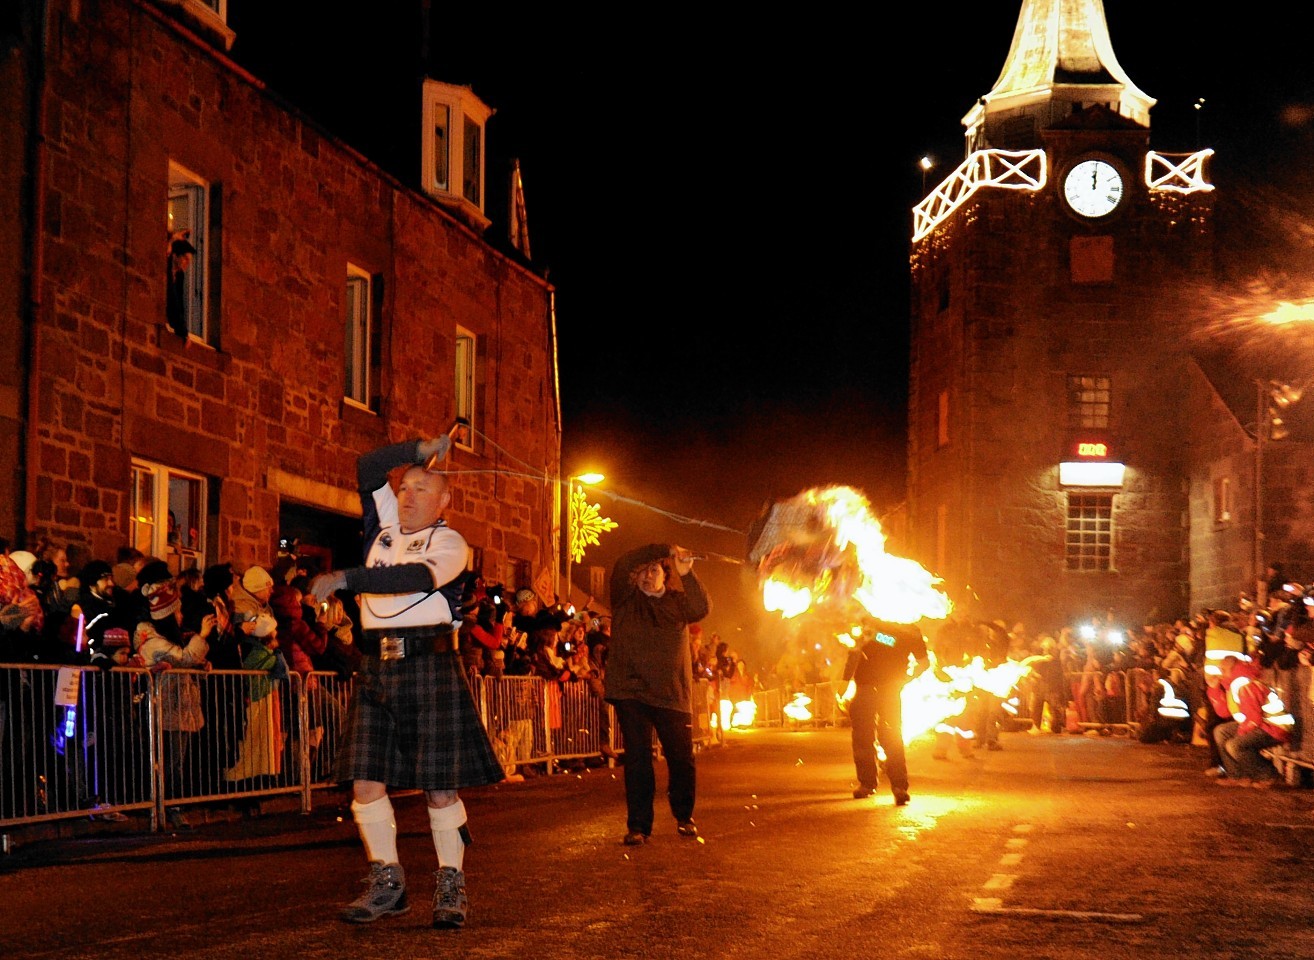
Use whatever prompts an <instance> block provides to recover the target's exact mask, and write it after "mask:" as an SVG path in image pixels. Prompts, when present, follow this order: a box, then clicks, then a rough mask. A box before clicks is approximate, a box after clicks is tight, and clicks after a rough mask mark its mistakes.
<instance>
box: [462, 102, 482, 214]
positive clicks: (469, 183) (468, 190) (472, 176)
mask: <svg viewBox="0 0 1314 960" xmlns="http://www.w3.org/2000/svg"><path fill="white" fill-rule="evenodd" d="M483 133H484V131H483V128H482V127H481V126H479V124H477V123H475V121H474V120H472V119H471V118H470V117H466V118H465V136H464V138H463V144H464V147H465V156H464V157H463V158H462V164H461V174H462V180H461V184H462V186H461V193H462V194H463V195H464V196H465V199H467V200H469V201H470V202H471V203H473V204H474V205H475V206H476V207H478V208H479V209H481V210H482V209H483V207H484V188H483V172H484V171H483V158H482V151H481V150H480V141H481V139H482V138H483Z"/></svg>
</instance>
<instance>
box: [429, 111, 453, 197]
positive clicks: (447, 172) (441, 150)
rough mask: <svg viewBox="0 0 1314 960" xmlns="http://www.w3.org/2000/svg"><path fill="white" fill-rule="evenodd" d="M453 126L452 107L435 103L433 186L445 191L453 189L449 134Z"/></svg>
mask: <svg viewBox="0 0 1314 960" xmlns="http://www.w3.org/2000/svg"><path fill="white" fill-rule="evenodd" d="M451 125H452V109H451V107H449V106H447V104H445V103H435V104H434V107H433V185H434V186H435V187H436V188H437V189H439V190H444V191H449V190H451V189H452V185H451V181H450V177H451V167H452V159H451V158H452V155H451V143H452V138H451V137H450V136H448V133H447V131H448V129H449V128H450V127H451Z"/></svg>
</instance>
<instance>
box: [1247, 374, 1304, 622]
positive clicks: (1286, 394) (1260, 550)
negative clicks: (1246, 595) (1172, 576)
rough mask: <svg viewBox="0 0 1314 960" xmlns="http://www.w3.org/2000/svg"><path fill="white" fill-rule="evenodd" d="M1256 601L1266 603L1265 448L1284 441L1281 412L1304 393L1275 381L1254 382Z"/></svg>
mask: <svg viewBox="0 0 1314 960" xmlns="http://www.w3.org/2000/svg"><path fill="white" fill-rule="evenodd" d="M1255 388H1256V390H1255V398H1256V402H1255V531H1254V533H1255V543H1254V559H1253V561H1252V562H1253V564H1254V570H1255V602H1256V605H1261V604H1266V603H1267V602H1268V598H1267V597H1266V596H1264V595H1263V591H1264V589H1265V587H1266V584H1265V582H1264V447H1265V446H1266V445H1267V444H1269V443H1271V442H1272V441H1274V440H1283V439H1285V438H1286V436H1287V433H1288V431H1287V426H1286V424H1285V423H1284V422H1283V420H1282V414H1283V413H1284V412H1285V411H1286V410H1287V409H1288V408H1289V407H1291V406H1292V405H1293V404H1296V403H1299V402H1300V398H1301V395H1302V394H1303V393H1304V392H1305V391H1304V388H1303V387H1297V386H1292V385H1291V384H1289V383H1279V382H1278V381H1276V380H1267V381H1265V380H1256V381H1255Z"/></svg>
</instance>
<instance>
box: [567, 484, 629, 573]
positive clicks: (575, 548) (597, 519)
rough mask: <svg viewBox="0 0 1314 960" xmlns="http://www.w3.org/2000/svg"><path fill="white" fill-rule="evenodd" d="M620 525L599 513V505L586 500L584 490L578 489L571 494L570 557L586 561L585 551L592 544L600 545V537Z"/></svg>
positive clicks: (574, 560)
mask: <svg viewBox="0 0 1314 960" xmlns="http://www.w3.org/2000/svg"><path fill="white" fill-rule="evenodd" d="M618 526H619V524H618V523H616V521H615V520H612V519H611V518H610V517H604V516H601V515H600V514H599V513H598V505H597V504H596V503H589V502H588V501H587V500H585V499H584V488H583V487H576V488H575V489H574V490H572V491H571V493H570V556H571V560H572V561H573V562H575V563H579V562H580V561H581V560H583V559H584V549H585V548H586V547H588V546H589V545H590V544H591V545H593V546H595V547H596V546H597V545H598V535H599V534H603V533H606V532H607V531H608V530H615V529H616V527H618Z"/></svg>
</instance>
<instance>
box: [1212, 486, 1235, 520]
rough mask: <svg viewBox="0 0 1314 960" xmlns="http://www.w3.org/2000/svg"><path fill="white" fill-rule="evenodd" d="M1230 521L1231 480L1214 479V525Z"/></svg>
mask: <svg viewBox="0 0 1314 960" xmlns="http://www.w3.org/2000/svg"><path fill="white" fill-rule="evenodd" d="M1231 519H1232V478H1231V477H1215V478H1214V523H1228V522H1230V521H1231Z"/></svg>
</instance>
